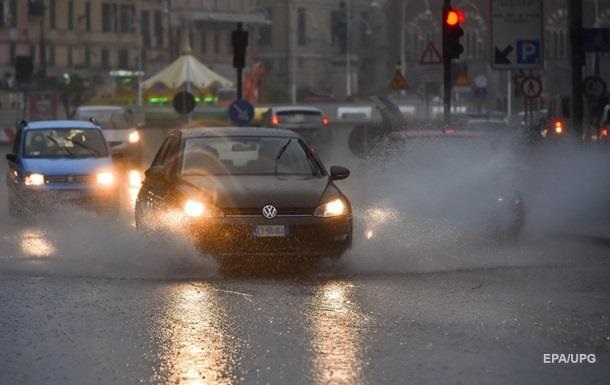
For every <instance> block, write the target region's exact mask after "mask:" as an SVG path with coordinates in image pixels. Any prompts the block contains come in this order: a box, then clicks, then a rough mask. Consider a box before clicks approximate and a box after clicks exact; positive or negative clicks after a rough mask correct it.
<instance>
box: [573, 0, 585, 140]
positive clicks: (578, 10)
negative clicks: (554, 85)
mask: <svg viewBox="0 0 610 385" xmlns="http://www.w3.org/2000/svg"><path fill="white" fill-rule="evenodd" d="M569 7H570V13H569V15H570V16H569V18H570V19H569V20H570V40H571V43H572V44H571V51H572V52H571V56H572V63H571V64H572V124H573V126H574V129H575V132H576V133H577V134H578V135H579V136H580V135H581V134H582V132H583V127H582V121H583V100H582V94H583V87H582V67H583V65H585V57H584V51H583V47H582V45H583V44H584V42H583V41H582V40H583V39H582V36H583V30H582V2H581V1H580V0H570V3H569Z"/></svg>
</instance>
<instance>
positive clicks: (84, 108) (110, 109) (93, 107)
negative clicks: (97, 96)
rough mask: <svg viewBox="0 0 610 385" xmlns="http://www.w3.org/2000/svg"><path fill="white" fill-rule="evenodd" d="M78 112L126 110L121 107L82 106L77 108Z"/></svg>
mask: <svg viewBox="0 0 610 385" xmlns="http://www.w3.org/2000/svg"><path fill="white" fill-rule="evenodd" d="M77 110H78V111H83V110H86V111H124V110H125V109H124V108H123V107H121V106H80V107H78V108H77Z"/></svg>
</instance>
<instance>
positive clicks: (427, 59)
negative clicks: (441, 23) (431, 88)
mask: <svg viewBox="0 0 610 385" xmlns="http://www.w3.org/2000/svg"><path fill="white" fill-rule="evenodd" d="M419 64H420V65H437V64H443V58H442V56H441V54H440V52H438V50H437V49H436V47H435V46H434V43H432V42H429V43H428V45H427V46H426V48H425V49H424V52H422V54H421V57H420V58H419Z"/></svg>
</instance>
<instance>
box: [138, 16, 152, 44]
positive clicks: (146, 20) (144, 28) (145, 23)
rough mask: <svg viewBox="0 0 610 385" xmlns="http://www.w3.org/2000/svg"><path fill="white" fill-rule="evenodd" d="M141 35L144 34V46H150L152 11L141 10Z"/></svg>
mask: <svg viewBox="0 0 610 385" xmlns="http://www.w3.org/2000/svg"><path fill="white" fill-rule="evenodd" d="M140 35H141V36H142V46H143V47H144V48H145V49H148V48H150V13H149V12H148V11H142V12H140Z"/></svg>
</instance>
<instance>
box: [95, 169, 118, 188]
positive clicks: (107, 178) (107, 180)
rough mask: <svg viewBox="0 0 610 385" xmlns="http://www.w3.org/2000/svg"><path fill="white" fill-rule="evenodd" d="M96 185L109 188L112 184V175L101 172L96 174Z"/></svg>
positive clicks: (108, 172)
mask: <svg viewBox="0 0 610 385" xmlns="http://www.w3.org/2000/svg"><path fill="white" fill-rule="evenodd" d="M96 179H97V184H99V185H101V186H111V185H113V184H114V174H113V173H111V172H110V171H103V172H98V173H97V178H96Z"/></svg>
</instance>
